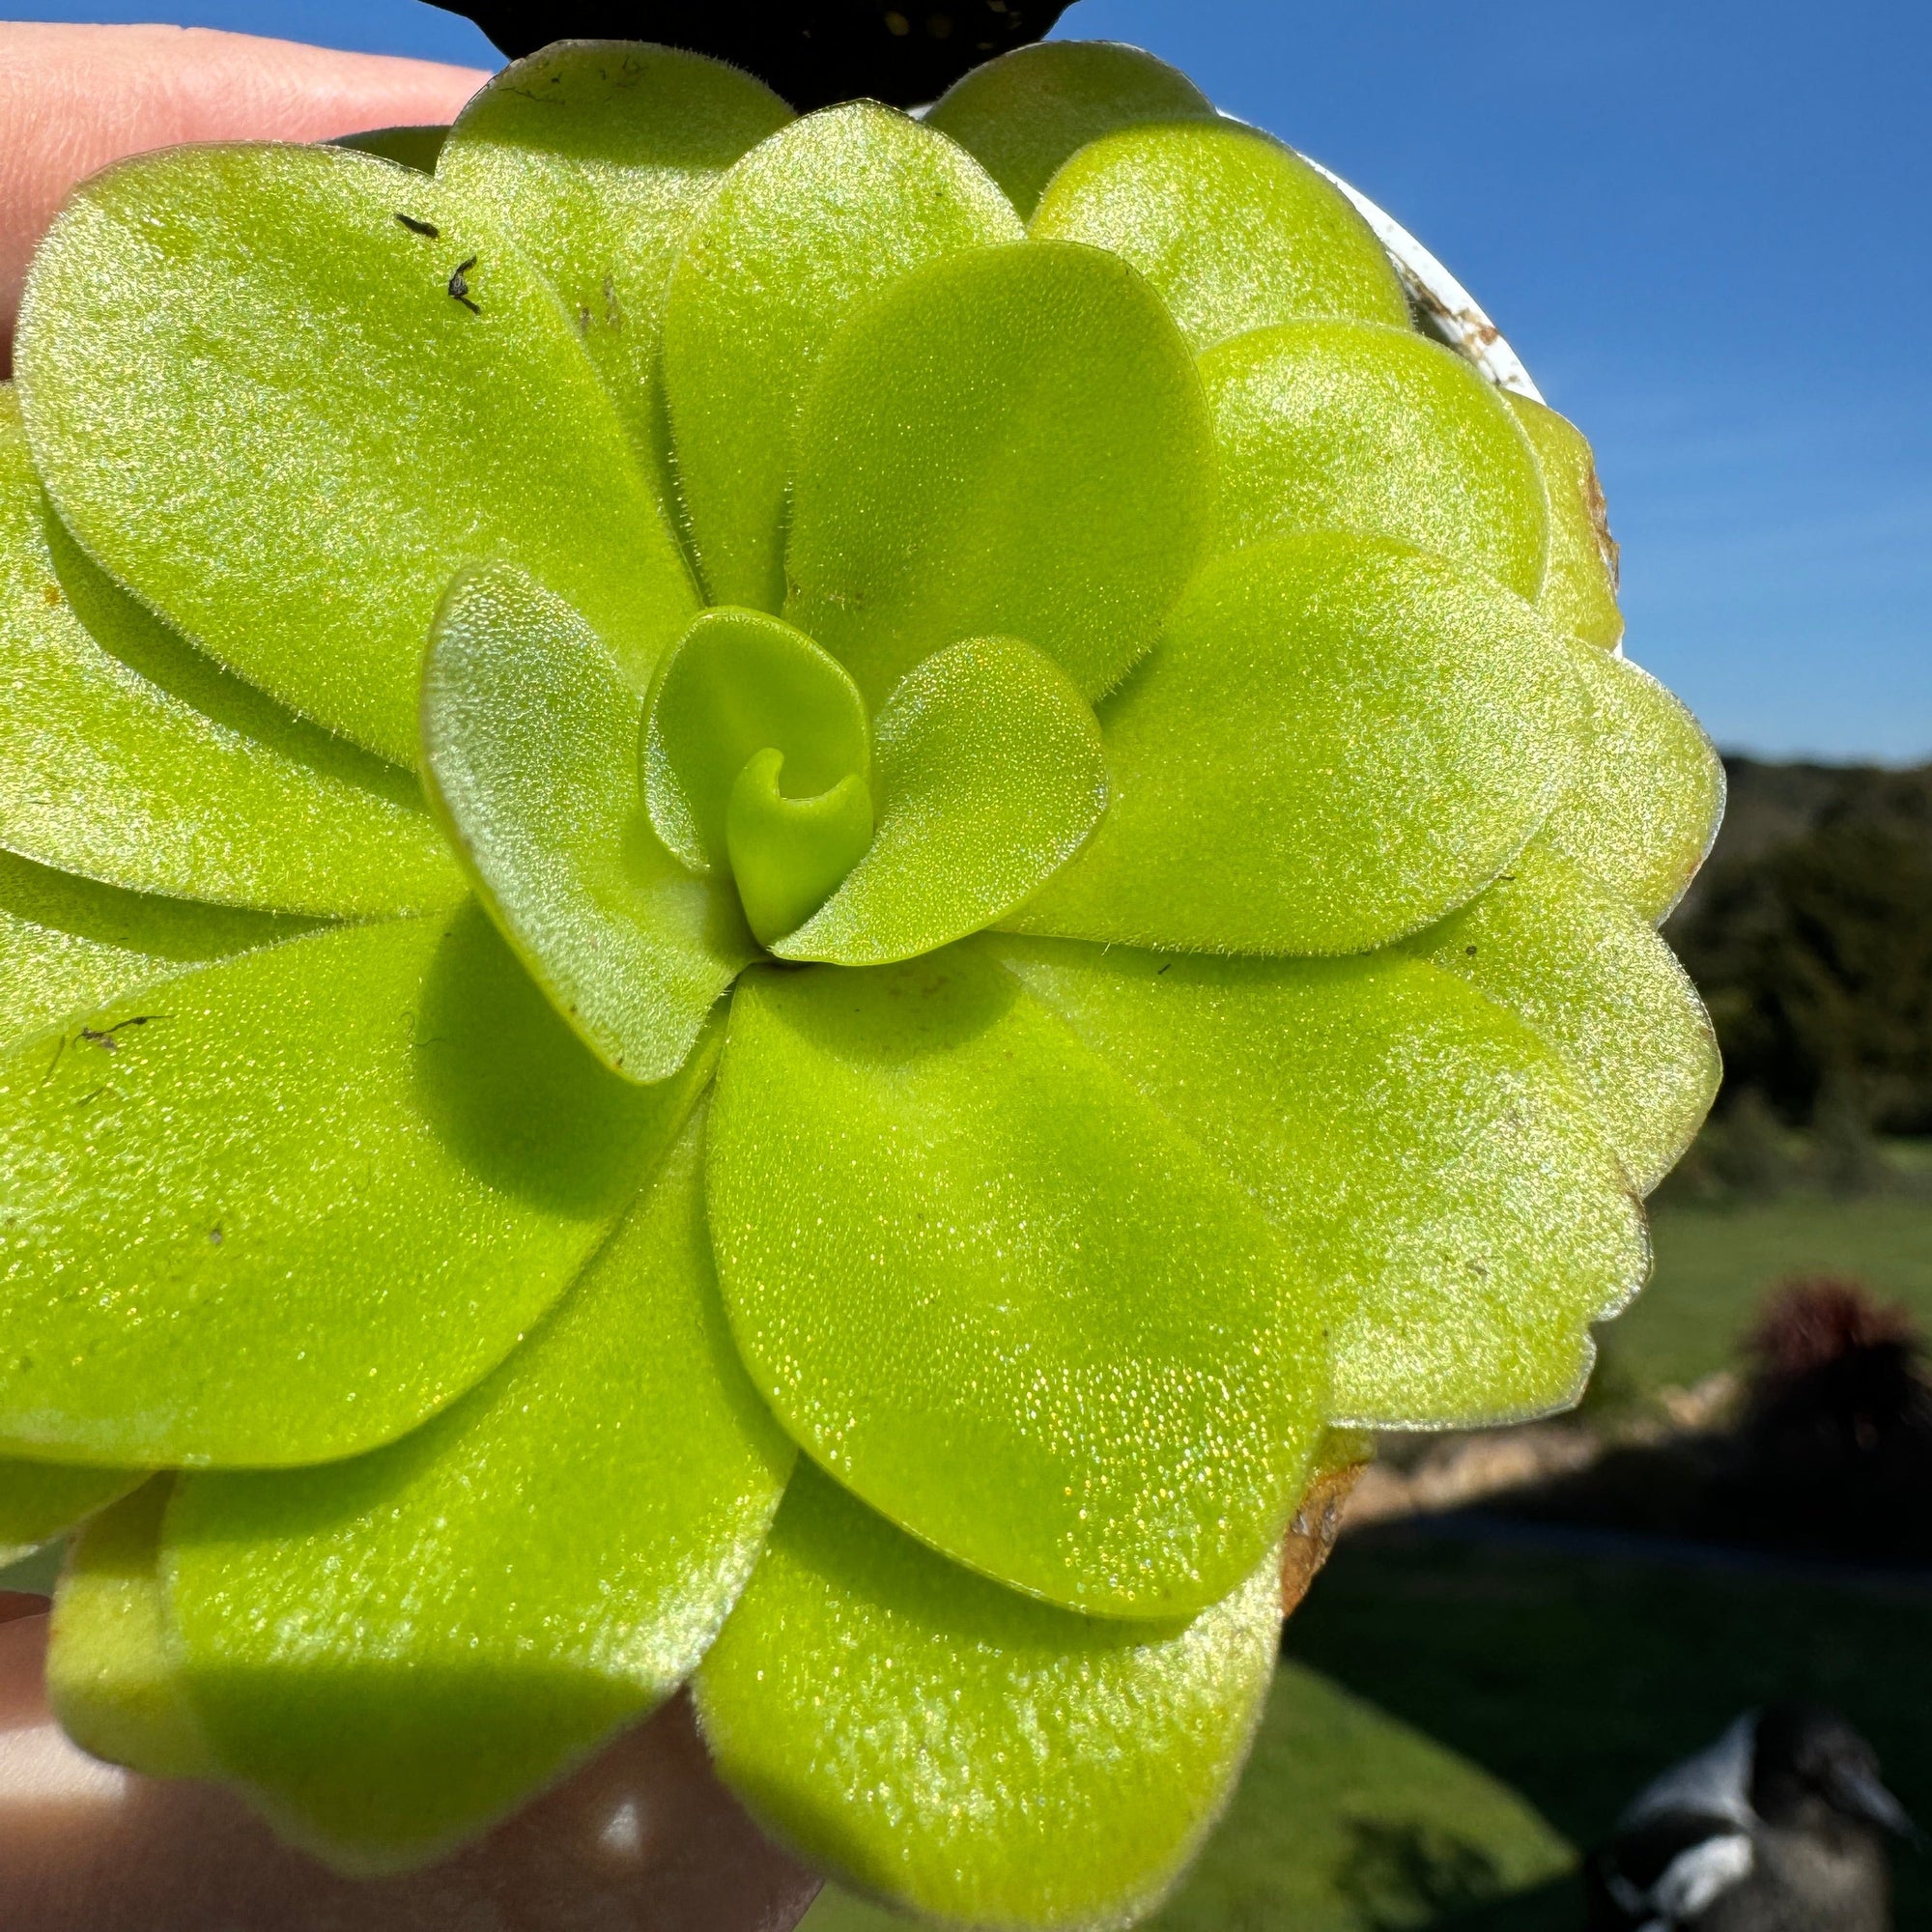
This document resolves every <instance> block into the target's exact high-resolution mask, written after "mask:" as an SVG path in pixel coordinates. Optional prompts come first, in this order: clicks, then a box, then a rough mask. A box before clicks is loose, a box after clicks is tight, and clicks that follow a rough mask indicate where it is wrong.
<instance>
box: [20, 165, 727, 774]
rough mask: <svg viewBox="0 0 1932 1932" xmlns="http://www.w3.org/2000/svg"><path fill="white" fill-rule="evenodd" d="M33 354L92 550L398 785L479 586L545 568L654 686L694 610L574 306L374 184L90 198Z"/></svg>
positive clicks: (47, 439) (45, 294)
mask: <svg viewBox="0 0 1932 1932" xmlns="http://www.w3.org/2000/svg"><path fill="white" fill-rule="evenodd" d="M403 215H407V216H409V218H410V220H411V221H413V222H416V223H418V224H420V225H421V227H424V228H433V229H435V230H436V233H435V235H433V236H432V235H429V234H425V233H422V232H419V231H418V229H417V228H412V227H410V226H408V225H406V224H405V222H404V221H403V220H402V219H400V218H399V217H401V216H403ZM459 270H460V271H461V273H462V276H463V291H462V293H463V294H464V299H458V297H457V295H454V294H452V293H451V289H452V287H453V286H454V284H453V281H452V278H453V277H454V276H456V275H457V274H458V272H459ZM470 304H473V305H474V306H473V309H472V307H471V306H470ZM15 355H16V357H17V366H18V380H19V386H20V390H21V396H22V401H23V404H24V407H25V413H26V420H27V432H28V438H29V440H30V441H31V443H32V445H33V451H34V460H35V463H36V465H37V467H38V468H39V469H40V472H41V475H42V477H43V480H44V482H45V483H46V486H47V489H48V492H49V494H50V495H51V497H53V500H54V503H55V506H56V508H57V509H58V510H59V511H60V514H61V516H62V518H63V519H64V521H65V522H66V523H67V525H68V526H69V527H70V528H71V529H72V530H73V532H74V534H75V535H76V536H77V537H78V538H79V539H80V541H81V542H82V544H83V545H85V547H86V548H87V549H88V550H89V551H90V552H91V553H92V554H94V555H95V556H96V557H97V558H98V559H99V561H100V562H101V563H102V564H103V565H105V566H106V568H107V569H108V570H109V571H110V572H112V573H113V575H114V576H115V577H116V578H118V579H119V580H120V581H121V582H123V583H125V584H126V585H127V586H128V588H129V589H131V590H132V591H134V592H135V594H136V595H137V596H139V597H140V598H141V599H142V600H143V601H144V602H146V603H147V604H148V605H150V606H151V607H152V608H153V609H155V610H156V611H159V612H160V613H161V614H162V615H163V616H165V617H166V618H168V619H169V620H170V621H171V622H172V623H173V624H175V626H176V627H177V628H178V629H179V630H181V631H182V632H183V633H184V635H185V636H186V637H187V638H188V639H190V640H191V641H193V642H195V643H197V644H200V645H201V646H203V647H204V648H205V649H207V650H209V651H211V652H213V654H214V655H215V656H216V657H217V658H219V659H220V660H221V661H222V662H223V663H225V664H227V665H229V666H231V667H232V668H235V669H236V670H238V671H240V672H241V673H242V674H243V675H244V676H246V677H248V678H250V679H252V680H253V681H254V682H256V683H258V684H261V685H262V686H264V687H265V688H266V689H268V690H269V691H270V692H272V693H273V694H274V695H275V696H278V697H280V698H281V699H283V700H284V701H285V702H286V703H288V704H290V705H293V706H294V707H295V708H296V709H297V710H298V711H300V712H302V713H304V714H305V715H307V716H308V717H310V718H313V719H315V720H316V721H317V722H319V723H321V724H323V725H327V726H328V727H329V728H331V729H333V730H337V731H340V732H342V733H344V734H345V735H346V736H348V737H350V738H353V739H355V741H356V742H357V743H360V744H363V745H366V746H368V747H370V748H371V749H373V750H375V751H377V752H380V753H384V755H385V756H387V757H390V758H394V759H396V760H398V761H400V762H402V763H404V764H410V763H412V762H413V761H414V754H415V698H416V681H417V669H418V667H419V666H420V664H421V661H422V651H423V642H424V639H426V638H427V636H428V633H429V626H430V620H431V618H432V617H433V616H434V615H435V613H436V609H437V603H438V600H439V599H440V596H441V595H442V592H443V589H444V587H445V586H446V585H447V583H448V582H449V581H450V579H451V577H453V576H454V575H455V574H456V572H457V571H458V570H459V569H461V568H462V567H463V566H465V565H466V564H470V563H476V562H481V561H484V560H486V559H488V558H489V557H491V556H493V555H496V554H506V555H508V556H510V557H512V558H515V559H517V560H518V561H521V562H522V563H524V564H525V565H526V567H528V568H529V569H530V570H531V571H533V572H534V573H535V574H536V575H537V576H538V577H539V578H540V579H541V580H542V581H543V582H545V583H546V584H548V585H549V587H550V588H551V589H553V590H554V591H555V592H557V593H558V594H559V595H561V596H564V597H566V598H568V599H569V601H570V602H571V603H572V605H573V606H574V607H575V608H577V609H578V610H580V611H582V612H583V614H584V615H585V617H586V618H587V619H588V620H589V621H590V622H591V623H592V624H593V625H594V626H595V627H596V628H597V630H598V632H599V633H600V635H602V636H603V637H604V638H605V639H607V640H608V641H609V642H610V644H611V648H612V649H613V650H615V651H616V652H617V654H618V655H619V656H620V657H621V658H623V659H624V660H625V661H626V662H627V663H629V664H632V665H633V666H635V667H636V668H638V670H639V673H640V674H641V673H646V672H648V670H649V668H650V665H651V663H652V662H653V661H654V659H655V658H656V655H657V653H658V651H659V650H661V649H662V648H663V646H664V645H665V644H666V643H668V642H669V640H670V639H671V638H673V637H675V636H676V634H677V633H678V632H679V631H680V630H682V629H683V627H684V624H685V622H686V621H687V619H688V617H689V614H690V612H691V610H692V608H693V602H694V593H693V589H692V586H691V583H690V582H689V578H688V574H687V572H686V570H685V567H684V565H683V562H682V561H681V559H680V557H679V556H678V554H677V551H676V549H675V547H674V545H673V543H672V540H671V536H670V533H669V530H668V526H667V525H666V523H665V521H664V518H663V515H662V513H661V511H660V507H659V505H658V502H657V498H656V496H655V493H654V492H653V490H652V488H651V486H650V484H649V482H648V481H647V479H646V477H645V475H644V472H643V470H642V469H640V468H639V465H638V462H637V460H636V458H635V456H634V454H633V452H632V449H631V447H630V444H629V442H628V440H627V439H626V437H625V434H624V430H623V426H622V424H621V423H620V421H619V420H618V418H617V416H616V414H615V412H614V411H613V410H612V408H611V403H610V401H609V399H608V397H607V396H606V394H605V392H604V389H603V386H602V384H600V383H599V381H598V378H597V375H596V372H595V370H594V369H593V368H592V366H591V363H590V359H589V357H588V355H586V354H585V351H584V348H583V345H582V342H581V341H580V340H579V338H578V335H577V331H576V328H575V327H574V325H573V323H572V321H571V319H570V317H569V316H568V315H567V314H566V313H565V312H564V310H563V308H562V307H561V306H560V304H559V303H558V302H557V300H556V298H555V297H554V295H553V294H552V293H551V292H550V290H549V289H548V288H547V287H546V286H545V284H544V282H543V281H542V279H541V277H540V276H539V275H538V273H537V271H536V270H535V269H534V268H532V267H531V266H530V265H529V264H528V263H527V262H526V261H525V260H524V259H523V258H522V257H521V256H520V255H518V254H517V253H516V252H515V250H514V249H513V248H512V247H511V246H510V245H509V244H508V243H507V242H506V241H503V240H502V238H501V237H500V235H499V234H498V232H497V230H496V229H494V228H492V227H490V226H489V225H488V223H487V222H486V221H485V220H483V219H482V218H480V217H478V216H476V215H473V214H471V213H467V212H466V209H465V206H464V204H462V203H461V202H459V201H458V200H457V199H456V198H455V197H453V196H452V195H451V194H450V192H449V191H448V190H447V189H445V188H442V187H440V186H439V185H437V183H436V182H434V181H432V180H430V179H428V178H418V177H416V176H413V175H412V174H409V173H406V172H402V171H399V170H398V169H397V168H395V167H394V166H392V165H390V164H389V163H387V162H384V161H380V160H377V159H375V158H374V157H373V156H366V155H358V154H355V153H352V152H350V151H349V150H347V149H342V148H298V147H275V146H259V147H219V146H213V147H187V148H175V149H169V150H167V151H165V152H163V153H161V154H158V155H152V156H142V157H139V158H137V159H134V160H131V161H127V162H123V163H122V164H120V165H119V166H117V167H114V168H110V169H109V170H107V171H106V172H105V173H103V174H99V175H97V176H95V177H94V178H93V180H92V181H90V182H89V183H88V184H87V185H85V186H84V187H82V188H81V189H80V190H79V191H78V192H77V193H76V194H75V195H74V197H73V198H72V199H71V200H70V202H69V203H68V205H67V207H66V209H65V210H64V211H63V213H62V214H61V216H60V218H59V220H58V221H57V222H56V223H55V226H54V229H53V231H52V233H51V234H50V235H49V236H48V237H47V239H46V241H44V242H43V244H42V247H41V250H40V253H39V255H38V256H37V257H36V258H35V264H34V270H33V274H32V276H31V278H30V284H29V289H28V293H27V296H26V298H25V299H24V301H23V304H22V309H21V317H20V330H19V341H18V346H17V348H16V351H15ZM157 370H165V371H166V372H167V373H166V377H165V380H156V371H157Z"/></svg>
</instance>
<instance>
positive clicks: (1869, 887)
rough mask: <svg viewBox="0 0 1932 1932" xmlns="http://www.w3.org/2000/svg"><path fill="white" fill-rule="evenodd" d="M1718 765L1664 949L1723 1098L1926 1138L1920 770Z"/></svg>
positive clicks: (1928, 815) (1931, 915)
mask: <svg viewBox="0 0 1932 1932" xmlns="http://www.w3.org/2000/svg"><path fill="white" fill-rule="evenodd" d="M1724 765H1725V770H1726V772H1727V773H1728V775H1729V779H1730V802H1729V807H1728V809H1727V810H1726V812H1725V817H1724V826H1723V830H1722V831H1721V832H1720V833H1719V838H1718V842H1717V845H1716V847H1715V848H1714V849H1713V851H1712V854H1711V858H1710V861H1709V863H1708V864H1707V865H1706V866H1705V867H1704V870H1703V872H1702V873H1701V874H1700V875H1699V877H1698V879H1697V882H1696V884H1695V885H1694V886H1693V887H1692V889H1691V891H1690V894H1689V895H1687V896H1686V898H1685V901H1684V903H1683V905H1681V906H1680V907H1679V908H1678V909H1677V911H1676V912H1675V913H1674V914H1673V915H1672V916H1671V919H1670V922H1669V923H1668V925H1667V926H1666V927H1665V935H1666V937H1668V938H1669V940H1670V942H1671V944H1672V945H1673V946H1674V947H1676V949H1677V951H1678V953H1679V955H1680V956H1681V957H1682V959H1683V960H1684V963H1685V965H1686V967H1687V968H1688V969H1689V970H1690V976H1691V978H1692V979H1694V980H1696V981H1697V984H1698V986H1699V988H1700V989H1701V990H1702V991H1703V994H1704V998H1705V1001H1706V1003H1707V1004H1708V1005H1709V1006H1710V1009H1711V1014H1712V1018H1713V1020H1714V1021H1715V1022H1716V1024H1717V1028H1718V1037H1719V1041H1720V1043H1721V1044H1722V1046H1723V1049H1724V1060H1725V1069H1726V1071H1725V1091H1726V1094H1727V1096H1733V1097H1734V1096H1735V1095H1736V1094H1738V1093H1740V1092H1742V1091H1744V1090H1745V1089H1746V1088H1755V1089H1756V1090H1757V1091H1758V1092H1760V1093H1761V1094H1763V1095H1764V1096H1765V1097H1766V1098H1767V1099H1768V1100H1769V1101H1770V1102H1771V1103H1772V1104H1773V1105H1774V1106H1775V1107H1776V1108H1777V1110H1778V1111H1779V1112H1780V1113H1782V1114H1783V1115H1784V1116H1785V1117H1786V1118H1787V1119H1789V1120H1792V1121H1795V1122H1806V1121H1809V1120H1810V1119H1812V1118H1813V1116H1814V1115H1816V1113H1817V1112H1818V1110H1819V1109H1820V1108H1821V1107H1823V1106H1826V1105H1828V1104H1829V1105H1832V1106H1835V1107H1840V1108H1844V1109H1848V1110H1851V1111H1853V1112H1855V1113H1856V1114H1857V1115H1858V1116H1859V1117H1860V1118H1861V1120H1862V1121H1863V1122H1866V1123H1867V1124H1869V1125H1872V1126H1876V1127H1880V1128H1883V1129H1885V1130H1888V1131H1890V1132H1894V1133H1919V1134H1922V1133H1932V765H1920V766H1915V767H1910V768H1905V769H1888V768H1884V767H1879V766H1870V765H1813V764H1770V763H1765V762H1761V761H1759V760H1757V759H1754V758H1746V757H1727V758H1726V759H1725V760H1724Z"/></svg>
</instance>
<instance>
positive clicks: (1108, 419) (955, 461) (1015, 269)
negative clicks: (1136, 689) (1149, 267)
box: [785, 242, 1213, 708]
mask: <svg viewBox="0 0 1932 1932" xmlns="http://www.w3.org/2000/svg"><path fill="white" fill-rule="evenodd" d="M797 447H798V467H797V472H796V477H795V481H794V484H793V492H792V521H791V541H790V547H789V550H788V552H787V570H788V573H789V578H790V594H789V596H788V598H787V601H786V607H785V614H786V616H787V617H789V618H790V619H791V621H792V622H794V623H796V624H798V625H800V626H801V627H802V628H803V629H805V630H807V631H809V632H810V634H811V636H812V637H814V638H816V639H818V641H819V642H820V643H821V644H823V645H824V646H825V647H826V649H827V650H829V651H831V652H832V654H833V655H834V656H835V657H837V658H838V659H840V660H841V661H842V662H843V663H844V665H845V666H846V668H848V669H849V670H850V671H851V673H852V675H853V676H854V677H855V678H856V679H857V680H858V683H859V689H860V690H861V691H862V692H864V693H865V695H866V699H867V703H869V704H871V705H873V706H874V707H875V708H876V707H877V706H878V705H879V704H880V703H881V702H882V701H883V700H884V698H885V697H886V696H887V695H888V693H890V691H891V690H892V688H893V686H894V685H895V683H896V682H897V681H898V679H899V678H900V677H901V676H902V675H903V674H904V673H905V672H906V671H907V670H909V669H910V668H912V667H913V666H914V665H915V664H917V663H918V662H919V661H920V660H921V659H922V658H924V657H928V656H930V655H931V653H932V652H933V651H935V650H940V649H943V648H944V647H945V646H946V645H948V644H952V643H957V642H958V641H959V640H960V639H962V638H975V637H1012V638H1023V639H1026V641H1027V642H1028V643H1030V644H1032V645H1033V646H1034V648H1035V649H1037V650H1040V651H1044V652H1045V653H1046V655H1047V656H1048V657H1050V658H1052V659H1053V660H1054V662H1055V663H1056V664H1058V665H1059V666H1060V668H1062V669H1063V670H1064V671H1065V672H1066V674H1067V675H1068V676H1069V677H1070V678H1071V679H1072V680H1073V682H1074V683H1075V684H1076V685H1078V686H1079V687H1080V689H1081V691H1082V692H1083V693H1085V694H1086V695H1087V696H1089V697H1090V698H1091V697H1093V696H1096V695H1097V694H1098V693H1100V692H1103V691H1105V690H1107V689H1108V688H1109V687H1110V686H1112V685H1113V684H1114V683H1116V682H1117V681H1118V680H1119V679H1120V677H1121V676H1122V673H1124V672H1125V671H1126V669H1127V668H1128V667H1129V666H1131V665H1132V664H1133V663H1134V661H1135V660H1136V659H1137V658H1139V657H1141V656H1142V655H1143V654H1144V653H1145V652H1146V651H1147V650H1148V649H1150V648H1151V645H1152V643H1153V640H1154V638H1155V636H1156V635H1157V634H1158V631H1159V627H1160V620H1161V618H1162V616H1163V615H1164V614H1165V612H1166V611H1167V609H1168V607H1169V606H1170V605H1171V604H1172V603H1173V601H1174V599H1175V597H1176V596H1177V595H1178V594H1179V591H1180V588H1181V586H1182V585H1183V584H1184V583H1185V582H1187V579H1188V577H1189V576H1190V575H1191V574H1192V571H1193V567H1194V563H1195V559H1196V558H1197V557H1198V556H1199V554H1200V553H1201V549H1202V546H1203V544H1204V542H1205V540H1206V537H1207V532H1208V518H1209V516H1210V514H1211V500H1212V486H1213V449H1212V443H1211V438H1210V431H1209V426H1208V411H1207V402H1206V399H1205V397H1204V396H1203V394H1202V389H1201V380H1200V378H1199V376H1197V375H1196V374H1195V371H1194V365H1193V361H1192V358H1191V357H1190V356H1189V355H1188V354H1187V350H1186V346H1185V344H1183V343H1182V341H1181V340H1180V337H1179V334H1178V333H1177V332H1176V330H1175V327H1174V325H1173V323H1172V322H1171V321H1170V320H1169V319H1168V317H1167V315H1166V313H1165V311H1164V310H1163V309H1162V308H1161V306H1160V304H1159V302H1158V301H1157V300H1156V299H1155V298H1154V297H1153V294H1152V292H1151V290H1150V289H1149V288H1148V286H1147V284H1146V283H1145V282H1144V281H1142V280H1141V278H1140V277H1139V276H1138V275H1136V274H1135V273H1133V271H1132V270H1129V269H1127V268H1126V267H1125V266H1124V265H1123V264H1122V263H1120V262H1118V261H1115V260H1112V259H1110V258H1109V257H1108V256H1106V255H1104V254H1101V253H1100V252H1098V251H1097V250H1094V249H1092V248H1071V247H1063V246H1047V245H1042V244H1038V243H1034V242H1023V243H1020V244H1017V245H1015V246H1012V247H1007V248H991V249H980V250H976V251H975V252H973V253H971V254H966V255H959V256H955V257H953V258H952V259H951V260H949V261H944V262H940V263H936V264H934V265H932V266H930V267H928V268H925V269H923V270H918V271H917V272H915V273H913V274H910V275H908V276H906V277H905V279H904V280H903V281H901V282H900V283H898V284H897V285H896V286H895V288H894V289H892V290H891V291H890V292H889V293H888V294H886V295H885V296H883V297H882V298H880V299H879V300H878V301H876V302H875V303H873V304H872V306H870V307H869V308H867V310H865V311H864V312H863V313H862V314H861V315H859V316H858V317H856V318H855V319H854V320H853V321H852V322H851V323H849V324H848V325H847V326H846V327H845V328H844V329H843V330H841V331H840V333H839V334H838V336H837V337H836V338H835V339H834V341H833V343H832V345H831V347H830V349H829V350H828V351H827V353H826V356H825V360H824V363H823V365H822V366H821V368H820V370H819V375H818V380H817V382H816V384H814V385H813V387H812V390H811V393H810V396H809V397H808V399H807V402H806V406H805V412H804V415H803V417H802V419H801V422H800V426H799V432H798V445H797Z"/></svg>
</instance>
